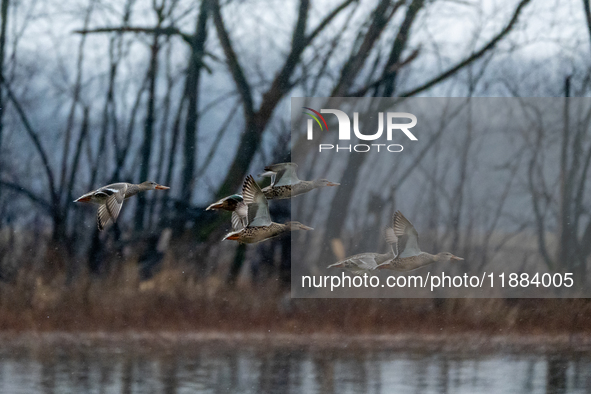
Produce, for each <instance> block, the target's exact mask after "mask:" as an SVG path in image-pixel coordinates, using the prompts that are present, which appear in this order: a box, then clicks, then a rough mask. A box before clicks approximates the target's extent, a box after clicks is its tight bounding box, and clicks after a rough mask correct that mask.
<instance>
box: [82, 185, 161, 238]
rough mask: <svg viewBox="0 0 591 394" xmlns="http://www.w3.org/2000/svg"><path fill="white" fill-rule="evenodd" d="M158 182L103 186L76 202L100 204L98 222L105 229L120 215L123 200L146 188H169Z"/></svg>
mask: <svg viewBox="0 0 591 394" xmlns="http://www.w3.org/2000/svg"><path fill="white" fill-rule="evenodd" d="M168 189H170V188H169V187H167V186H162V185H159V184H157V183H156V182H152V181H146V182H143V183H140V184H133V183H126V182H119V183H112V184H110V185H107V186H103V187H101V188H99V189H96V190H93V191H91V192H88V193H86V194H84V195H82V196H81V197H80V198H78V199H76V200H74V202H87V203H92V204H98V206H99V207H98V211H97V215H96V223H97V226H98V229H99V230H101V231H102V230H103V229H104V228H105V226H107V224H109V223H110V222H111V221H112V222H113V223H115V222H116V221H117V218H118V217H119V212H120V211H121V206H122V205H123V201H125V200H126V199H128V198H129V197H132V196H135V195H136V194H138V193H139V192H143V191H146V190H168Z"/></svg>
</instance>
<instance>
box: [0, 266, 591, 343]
mask: <svg viewBox="0 0 591 394" xmlns="http://www.w3.org/2000/svg"><path fill="white" fill-rule="evenodd" d="M0 331H1V332H6V331H10V332H52V331H56V332H103V331H106V332H127V331H133V332H179V333H190V332H215V333H235V332H242V333H263V334H267V333H274V334H275V333H281V334H285V335H308V334H315V333H318V334H322V335H337V336H339V335H344V336H357V335H360V336H364V335H370V336H380V335H398V334H412V335H417V337H422V336H428V335H435V336H439V335H460V336H461V334H463V333H477V334H478V335H479V336H483V337H490V338H491V340H493V338H495V337H496V336H499V335H501V336H506V335H508V336H512V335H515V336H517V337H528V336H550V337H556V338H558V337H564V336H567V337H572V336H573V335H575V336H576V335H581V336H582V337H584V338H587V339H589V338H591V302H590V300H588V299H501V298H499V299H453V298H452V299H292V298H290V295H289V286H287V287H286V286H285V284H281V282H280V281H279V280H278V279H277V278H276V277H273V276H270V277H268V278H267V279H259V280H257V281H251V280H246V279H244V280H239V281H237V282H236V283H233V284H229V283H227V281H226V280H224V276H223V275H217V274H216V275H208V276H206V277H205V278H203V279H200V278H199V277H198V275H196V274H195V273H194V272H191V270H189V269H186V268H185V269H183V268H180V267H176V266H173V265H172V264H170V263H165V264H163V266H162V268H161V269H160V270H159V272H157V273H156V274H155V275H154V276H153V277H152V278H151V279H148V280H141V278H140V275H139V271H138V266H137V263H135V262H133V261H128V262H127V263H125V264H124V265H123V266H121V267H119V269H117V270H114V271H113V272H111V273H109V274H105V275H102V276H98V277H97V276H93V275H91V274H87V273H84V272H80V273H78V274H77V275H76V277H75V279H74V280H69V281H68V279H67V275H66V274H65V273H59V272H58V273H57V274H54V275H46V272H45V273H44V272H43V271H40V270H23V269H21V270H19V271H18V273H17V275H16V277H14V278H13V279H12V280H11V281H5V282H3V283H1V284H0Z"/></svg>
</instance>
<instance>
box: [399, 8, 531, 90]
mask: <svg viewBox="0 0 591 394" xmlns="http://www.w3.org/2000/svg"><path fill="white" fill-rule="evenodd" d="M530 1H531V0H521V2H520V3H519V5H518V6H517V8H516V9H515V12H514V13H513V17H512V18H511V20H509V23H507V25H506V26H505V27H504V28H503V30H501V31H500V32H499V34H497V35H496V36H494V37H493V38H492V39H491V40H490V41H489V42H488V44H486V45H484V46H483V47H482V48H481V49H480V50H478V51H476V52H475V53H473V54H472V55H470V56H468V57H467V58H466V59H464V60H462V61H461V62H459V63H458V64H456V65H455V66H453V67H451V68H450V69H448V70H446V71H444V72H443V73H441V74H439V75H438V76H436V77H435V78H433V79H431V80H430V81H428V82H426V83H424V84H423V85H421V86H419V87H416V88H414V89H412V90H408V91H406V92H404V93H401V94H400V97H410V96H414V95H416V94H418V93H420V92H422V91H425V90H427V89H429V88H430V87H432V86H434V85H436V84H438V83H439V82H441V81H443V80H445V79H447V78H449V77H451V76H452V75H454V74H455V73H456V72H458V71H459V70H461V69H462V68H464V67H465V66H467V65H468V64H470V63H472V62H474V61H475V60H478V59H479V58H481V57H482V56H483V55H484V54H485V53H486V52H488V51H489V50H491V49H493V48H494V47H495V46H496V45H497V44H498V43H499V41H501V40H502V39H503V38H504V37H505V36H506V35H507V34H509V32H510V31H511V30H512V29H513V27H514V26H515V24H516V23H517V20H518V19H519V15H520V14H521V11H522V10H523V8H524V7H525V6H526V5H527V4H528V3H529V2H530Z"/></svg>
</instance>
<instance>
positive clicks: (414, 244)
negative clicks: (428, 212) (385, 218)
mask: <svg viewBox="0 0 591 394" xmlns="http://www.w3.org/2000/svg"><path fill="white" fill-rule="evenodd" d="M392 223H393V224H392V227H393V228H394V234H395V235H396V237H397V238H398V241H397V244H396V250H397V252H398V254H397V255H396V256H395V257H394V258H393V259H390V260H388V261H385V262H383V263H381V264H379V265H377V266H376V268H375V269H378V270H381V269H390V270H394V271H412V270H415V269H417V268H421V267H424V266H426V265H429V264H433V263H445V262H447V261H450V260H464V259H463V258H461V257H458V256H454V255H453V254H451V253H449V252H441V253H437V254H435V255H433V254H430V253H426V252H422V251H421V249H420V248H419V233H418V232H417V230H415V228H414V226H413V225H412V223H411V222H410V221H409V220H408V219H407V218H405V217H404V215H402V213H401V212H400V211H396V213H395V214H394V217H393V218H392Z"/></svg>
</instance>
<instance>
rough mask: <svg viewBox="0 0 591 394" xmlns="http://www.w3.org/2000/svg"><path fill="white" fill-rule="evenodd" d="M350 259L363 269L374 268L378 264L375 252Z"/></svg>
mask: <svg viewBox="0 0 591 394" xmlns="http://www.w3.org/2000/svg"><path fill="white" fill-rule="evenodd" d="M350 260H351V261H352V262H353V263H354V264H356V265H357V267H359V268H360V269H363V270H373V269H374V268H375V267H376V266H377V264H376V255H375V253H370V254H365V255H358V256H353V257H352V258H351V259H350Z"/></svg>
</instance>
